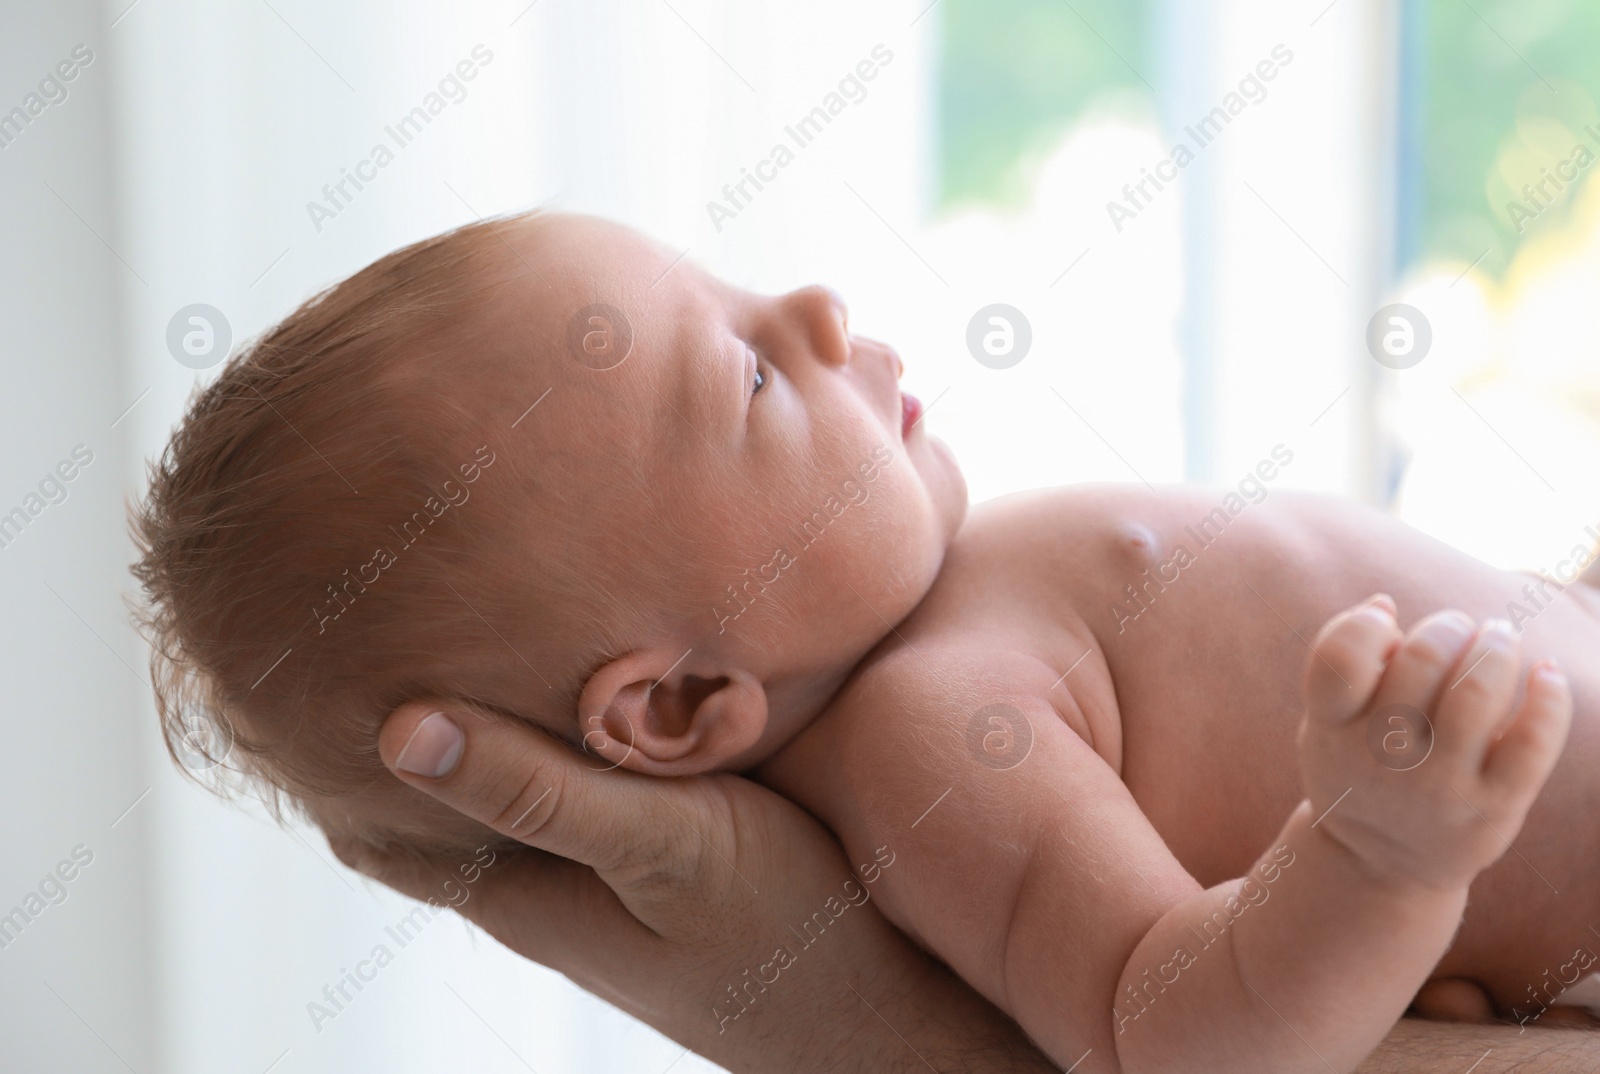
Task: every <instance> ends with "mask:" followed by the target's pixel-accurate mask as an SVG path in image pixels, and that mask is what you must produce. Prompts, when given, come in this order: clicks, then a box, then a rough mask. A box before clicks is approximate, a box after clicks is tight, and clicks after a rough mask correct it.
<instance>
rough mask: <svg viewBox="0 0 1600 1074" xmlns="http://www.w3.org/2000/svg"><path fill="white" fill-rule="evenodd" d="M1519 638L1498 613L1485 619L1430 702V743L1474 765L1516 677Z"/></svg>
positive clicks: (1500, 719)
mask: <svg viewBox="0 0 1600 1074" xmlns="http://www.w3.org/2000/svg"><path fill="white" fill-rule="evenodd" d="M1521 668H1522V642H1521V640H1520V639H1519V638H1518V637H1517V634H1516V631H1515V629H1514V628H1513V627H1512V626H1511V624H1510V623H1508V622H1506V621H1505V620H1504V619H1491V620H1490V621H1489V622H1487V623H1485V624H1484V625H1483V629H1482V630H1480V631H1479V632H1478V637H1477V640H1476V641H1474V642H1473V643H1472V645H1471V646H1470V647H1469V648H1468V649H1467V651H1466V653H1465V654H1464V655H1463V656H1462V657H1461V659H1460V660H1459V661H1457V663H1456V666H1455V667H1454V668H1453V669H1452V670H1451V671H1450V674H1449V676H1448V677H1447V678H1448V680H1449V681H1448V682H1447V683H1446V684H1445V688H1444V690H1443V691H1442V692H1441V693H1440V694H1439V700H1438V702H1437V703H1436V704H1435V705H1434V707H1433V714H1432V715H1433V735H1434V743H1435V747H1434V748H1435V749H1436V750H1437V751H1438V752H1439V753H1440V754H1441V756H1443V757H1445V758H1453V759H1457V760H1459V761H1460V763H1461V764H1462V765H1463V766H1465V767H1466V768H1468V770H1470V771H1474V772H1476V771H1479V770H1481V768H1482V766H1483V757H1484V753H1485V751H1486V750H1487V749H1488V747H1489V740H1490V737H1491V736H1492V735H1493V734H1494V732H1495V731H1496V730H1497V729H1498V728H1499V727H1500V726H1501V725H1502V724H1504V723H1505V721H1506V717H1507V715H1508V714H1509V713H1510V711H1511V702H1512V699H1513V698H1514V697H1515V695H1516V692H1517V680H1518V679H1519V678H1520V677H1521V674H1520V673H1521Z"/></svg>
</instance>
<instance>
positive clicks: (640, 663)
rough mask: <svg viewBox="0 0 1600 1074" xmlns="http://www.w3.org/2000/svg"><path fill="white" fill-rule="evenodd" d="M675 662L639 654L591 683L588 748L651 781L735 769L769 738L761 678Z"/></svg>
mask: <svg viewBox="0 0 1600 1074" xmlns="http://www.w3.org/2000/svg"><path fill="white" fill-rule="evenodd" d="M673 660H674V658H673V657H672V656H668V655H664V654H661V653H653V652H646V651H636V652H632V653H629V654H627V655H626V656H621V657H618V658H617V659H615V660H613V661H611V662H610V663H608V664H606V665H605V666H604V667H602V668H600V670H598V671H596V672H595V673H594V674H593V675H591V676H590V677H589V681H588V682H587V683H585V684H584V688H583V692H582V693H581V694H580V695H579V696H578V731H579V733H580V734H582V735H583V745H584V748H585V749H586V750H588V751H589V752H590V753H595V754H599V755H600V756H601V757H604V758H605V759H606V761H607V762H608V763H610V764H611V765H620V766H621V767H624V768H630V769H632V770H633V771H635V772H642V773H644V774H646V775H651V776H693V775H699V774H701V773H704V772H712V771H716V770H718V769H722V768H726V767H728V765H729V762H731V761H732V760H733V759H734V758H735V757H738V756H739V755H740V754H742V753H744V752H746V751H747V750H749V749H750V748H751V747H752V746H754V745H755V744H756V743H757V742H758V741H759V740H760V739H761V736H762V734H763V733H764V732H765V731H766V729H767V694H766V690H765V689H764V688H763V687H762V685H761V683H760V682H759V681H758V680H757V679H756V678H755V677H754V676H753V675H751V674H749V673H748V672H745V671H742V670H738V669H709V668H701V669H698V670H699V671H700V672H701V673H700V674H695V673H691V672H688V671H685V670H684V669H683V667H681V666H679V665H675V664H673V663H672V661H673ZM680 664H681V659H680ZM714 671H716V672H720V673H717V674H713V672H714Z"/></svg>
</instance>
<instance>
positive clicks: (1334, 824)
mask: <svg viewBox="0 0 1600 1074" xmlns="http://www.w3.org/2000/svg"><path fill="white" fill-rule="evenodd" d="M1394 610H1395V608H1394V603H1393V601H1391V600H1390V599H1389V598H1387V597H1376V598H1373V600H1371V601H1369V602H1368V603H1366V604H1364V605H1361V606H1360V607H1357V608H1353V609H1351V610H1350V611H1347V612H1345V613H1343V614H1341V615H1338V616H1336V617H1334V619H1332V620H1331V621H1330V622H1329V623H1328V624H1327V626H1325V627H1324V628H1323V629H1322V631H1321V633H1319V634H1318V635H1317V639H1316V641H1315V643H1314V644H1313V646H1312V657H1311V660H1310V662H1309V665H1308V668H1307V672H1306V719H1305V722H1304V723H1303V724H1302V726H1301V736H1300V763H1301V769H1302V772H1303V774H1304V777H1305V781H1306V792H1307V795H1308V797H1309V798H1310V799H1311V804H1312V809H1313V813H1314V815H1316V816H1318V817H1319V818H1321V819H1320V820H1319V821H1318V824H1319V826H1321V827H1323V828H1324V829H1325V830H1326V832H1327V834H1328V835H1330V836H1331V837H1332V838H1334V839H1335V840H1337V841H1338V842H1340V843H1341V844H1343V845H1344V846H1345V847H1346V848H1347V849H1348V850H1350V851H1351V852H1352V853H1354V854H1355V855H1356V856H1357V857H1358V858H1360V859H1361V861H1362V862H1363V863H1364V864H1365V865H1366V866H1367V868H1368V869H1369V870H1370V871H1371V872H1373V873H1374V874H1375V875H1376V876H1379V877H1382V878H1384V879H1387V880H1390V881H1394V882H1399V883H1421V884H1426V885H1428V886H1431V887H1454V886H1465V885H1466V884H1467V883H1469V882H1470V881H1471V880H1472V878H1473V877H1474V876H1476V875H1477V874H1478V873H1479V872H1480V871H1482V870H1483V869H1485V868H1487V867H1488V866H1489V865H1490V864H1491V863H1493V862H1494V861H1495V860H1496V859H1498V858H1499V857H1500V856H1501V855H1502V854H1503V853H1504V852H1505V851H1506V849H1507V847H1508V846H1509V845H1510V842H1509V841H1510V840H1511V839H1513V838H1515V837H1516V834H1517V832H1518V830H1520V828H1521V826H1522V822H1523V819H1524V818H1525V817H1526V815H1527V812H1528V809H1529V807H1530V806H1531V805H1532V804H1533V800H1534V798H1535V797H1536V796H1537V795H1538V793H1539V790H1540V788H1541V787H1543V786H1544V782H1545V780H1546V779H1547V778H1548V777H1549V775H1550V772H1551V770H1552V769H1553V768H1554V767H1555V763H1556V760H1557V758H1558V757H1559V756H1560V754H1561V748H1562V745H1563V744H1564V743H1565V741H1566V734H1567V727H1568V725H1569V723H1570V721H1571V717H1572V698H1571V695H1570V693H1569V692H1568V689H1567V683H1566V679H1565V677H1564V676H1562V675H1561V674H1560V673H1559V672H1557V671H1556V670H1555V668H1554V665H1553V664H1548V663H1545V664H1540V665H1538V666H1536V667H1535V668H1534V669H1533V671H1532V672H1531V674H1530V675H1529V676H1528V678H1527V688H1526V691H1525V692H1524V694H1523V697H1522V701H1521V704H1520V706H1519V705H1516V695H1517V693H1518V687H1519V685H1520V684H1521V680H1522V673H1521V668H1522V661H1521V644H1520V641H1519V639H1518V638H1517V635H1516V632H1515V631H1514V629H1513V628H1512V626H1511V624H1509V623H1506V622H1504V621H1503V620H1491V621H1490V622H1489V623H1486V624H1484V626H1483V628H1482V629H1478V628H1477V627H1476V626H1475V624H1474V623H1473V621H1472V620H1471V619H1470V618H1469V617H1468V616H1466V615H1465V614H1463V613H1461V612H1441V613H1439V614H1437V615H1433V616H1430V617H1429V618H1427V619H1425V620H1423V621H1422V622H1421V623H1419V624H1417V626H1416V627H1415V628H1414V629H1413V630H1412V631H1411V633H1410V634H1409V635H1405V634H1402V633H1401V631H1400V628H1399V626H1398V625H1397V624H1396V622H1395V620H1394Z"/></svg>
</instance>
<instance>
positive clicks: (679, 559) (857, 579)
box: [480, 217, 966, 734]
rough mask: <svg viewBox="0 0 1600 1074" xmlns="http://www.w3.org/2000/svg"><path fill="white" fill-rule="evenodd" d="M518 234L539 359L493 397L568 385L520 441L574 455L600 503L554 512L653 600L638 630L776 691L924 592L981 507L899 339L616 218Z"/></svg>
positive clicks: (538, 452) (531, 346) (496, 322)
mask: <svg viewBox="0 0 1600 1074" xmlns="http://www.w3.org/2000/svg"><path fill="white" fill-rule="evenodd" d="M504 232H505V237H506V239H507V241H508V242H509V244H510V245H511V246H512V247H513V249H514V250H515V251H516V252H517V253H518V255H519V257H520V259H522V261H523V262H524V263H525V264H526V265H527V266H528V267H529V268H530V269H531V270H532V271H530V272H528V273H526V274H525V275H523V276H521V277H520V278H518V279H516V280H514V281H513V282H511V283H509V284H507V285H506V286H505V287H504V288H503V289H502V290H501V292H500V293H499V295H498V297H497V298H496V299H495V300H494V303H493V307H492V310H491V313H490V318H491V320H492V322H493V323H492V325H491V328H492V330H493V332H494V334H495V339H496V340H497V346H498V345H499V342H500V341H503V344H504V346H505V347H506V357H507V359H508V360H509V361H510V362H512V363H514V365H513V368H516V366H515V363H518V362H522V363H525V364H526V366H525V367H526V368H527V370H528V373H527V376H526V377H523V376H521V375H517V376H516V377H515V386H513V384H511V383H505V382H500V381H497V383H496V385H495V386H491V387H487V388H484V389H480V390H481V391H483V392H484V395H485V398H483V399H482V400H481V402H482V407H483V409H484V410H485V411H488V412H492V413H494V414H495V415H496V416H495V418H494V421H496V422H498V421H499V419H500V418H501V417H504V418H505V419H506V420H505V425H506V426H509V425H510V422H511V421H512V420H515V419H517V418H518V417H519V416H520V413H521V412H522V411H523V410H524V408H526V407H527V406H528V405H529V404H530V403H532V402H533V400H534V398H537V397H539V396H540V394H541V393H542V392H544V391H545V390H546V389H549V394H548V396H545V397H543V399H542V401H541V402H540V404H539V405H538V407H537V408H535V409H534V410H532V411H531V412H529V413H527V415H526V416H525V417H522V418H521V421H520V422H519V423H518V426H517V428H516V429H515V430H514V431H513V432H509V433H508V434H507V435H508V439H507V443H508V444H510V445H511V449H512V450H513V451H516V452H522V451H523V450H524V445H520V444H516V443H515V441H514V440H512V439H510V438H511V437H522V438H526V441H525V442H526V445H527V447H526V450H527V451H528V454H527V455H526V456H525V459H526V464H527V465H528V466H530V467H534V468H538V467H540V466H541V459H545V460H549V459H554V460H557V461H558V462H559V465H557V466H553V467H551V470H552V472H551V473H549V474H547V475H546V476H547V479H550V480H556V481H559V482H562V483H564V495H562V496H561V497H559V499H561V500H562V501H564V502H566V503H568V504H575V505H581V507H579V508H575V509H572V510H571V511H569V513H568V514H567V515H565V516H556V517H552V516H550V515H549V514H544V515H542V520H543V523H544V525H545V527H546V528H547V529H549V528H559V529H560V530H561V531H562V537H561V538H560V539H561V540H562V541H563V542H564V543H566V544H567V546H568V547H569V548H570V547H571V542H572V541H573V540H582V541H583V542H584V543H585V545H586V547H587V549H588V550H590V551H593V552H594V553H596V554H597V555H598V557H599V559H600V561H602V562H604V563H606V564H607V565H608V566H609V567H610V571H609V572H608V573H609V574H610V580H609V582H608V585H609V586H610V587H625V588H626V590H627V592H626V593H625V594H622V595H624V596H626V599H628V600H629V601H630V602H631V603H632V604H633V605H634V606H635V607H637V608H638V609H640V610H641V611H642V612H646V613H648V615H649V617H650V622H651V623H652V627H651V629H650V631H649V633H650V634H651V635H652V636H650V637H640V638H637V639H635V643H636V644H638V645H641V646H643V645H647V644H648V645H659V646H661V647H662V649H663V651H668V650H669V649H670V650H672V652H671V655H672V657H673V658H674V659H675V658H677V657H679V656H680V655H683V654H684V653H685V651H686V650H687V651H689V653H688V655H686V656H684V657H683V659H684V664H683V668H684V669H686V670H689V671H690V672H692V673H694V674H702V673H705V674H708V675H710V674H714V673H716V672H717V670H718V669H717V667H716V666H715V665H716V663H717V661H719V660H720V661H724V662H730V661H731V662H735V663H737V664H738V665H739V667H741V668H742V669H744V670H748V671H749V672H750V673H752V674H754V675H756V676H757V677H758V678H760V680H761V681H762V682H763V683H765V684H766V685H767V688H768V690H769V692H770V693H773V694H774V695H779V696H777V697H775V700H779V699H781V694H782V691H783V689H784V688H785V685H786V684H789V683H793V682H797V681H798V679H799V678H800V677H811V678H815V676H817V675H818V674H819V673H820V672H823V671H826V670H828V669H832V668H836V669H837V670H838V671H839V672H840V673H841V674H842V673H843V672H845V671H847V670H848V669H849V668H850V667H852V666H853V665H854V664H855V663H856V662H857V661H858V660H859V659H860V658H861V657H862V656H864V655H865V653H866V652H867V650H869V649H870V648H871V647H872V646H873V645H874V644H876V643H877V641H879V640H881V639H882V638H883V637H885V636H886V635H887V634H888V633H889V631H890V628H891V627H892V626H893V625H894V624H896V623H897V622H899V620H901V619H902V618H904V616H905V615H906V614H907V613H909V612H910V610H911V609H912V608H914V607H915V606H916V604H917V602H918V601H920V600H921V598H922V597H923V595H924V594H925V593H926V592H927V590H928V588H929V587H930V586H931V584H932V582H933V579H934V576H935V575H936V574H937V573H938V569H939V565H940V563H941V561H942V558H943V555H944V552H945V549H946V547H947V545H948V543H949V541H950V539H951V537H952V536H953V535H954V533H955V531H956V529H957V527H958V526H959V525H960V522H961V520H962V518H963V516H964V514H965V511H966V485H965V482H964V481H963V479H962V477H961V473H960V470H959V469H958V467H957V466H956V464H955V460H954V458H953V457H952V455H951V454H950V451H949V449H948V448H947V447H945V445H943V444H942V443H941V442H939V441H938V440H936V439H934V438H932V437H930V436H929V435H928V434H927V433H926V431H925V429H924V426H923V424H922V423H921V422H920V421H919V420H918V419H919V417H920V409H921V408H920V405H919V404H918V403H916V401H915V400H911V399H909V398H908V397H904V396H902V394H901V392H900V390H899V388H898V385H897V381H898V379H899V376H900V373H901V371H902V365H901V362H900V359H899V357H898V356H897V355H896V353H895V352H894V350H893V349H892V348H890V347H888V346H887V345H885V344H882V343H877V342H874V341H871V340H867V339H864V338H861V337H857V336H852V335H850V334H849V333H848V331H847V328H846V312H845V309H844V306H843V303H842V302H841V300H840V299H839V297H838V296H837V295H835V294H834V293H833V292H831V291H829V290H827V289H824V288H820V287H808V288H805V289H802V290H799V291H794V292H791V293H789V294H786V295H782V296H777V297H770V296H765V295H758V294H753V293H751V292H749V291H745V290H742V289H740V288H738V287H734V286H731V285H729V284H727V283H724V282H722V281H720V280H717V279H715V278H713V277H711V276H709V275H707V274H706V273H704V272H703V271H701V270H699V269H698V268H696V267H695V266H694V265H692V264H691V263H689V262H688V261H687V260H679V258H678V254H677V252H676V251H673V250H669V249H665V248H663V247H661V246H659V245H657V244H655V243H653V242H651V241H649V240H647V239H645V238H643V237H641V236H640V235H638V234H637V233H635V232H632V231H630V230H628V229H626V228H623V227H621V226H619V225H616V224H612V223H609V222H606V221H600V220H594V219H589V218H581V217H580V218H571V217H568V218H560V219H557V220H555V221H554V222H551V221H548V220H546V221H545V222H543V224H542V225H539V226H536V227H529V225H527V224H514V225H508V226H507V227H505V228H504ZM512 267H513V269H516V268H518V266H517V265H516V264H515V263H513V265H512ZM600 305H603V306H605V307H608V308H596V307H598V306H600ZM619 474H632V475H636V476H634V477H631V478H628V479H622V478H619V476H618V475H619ZM542 551H543V552H544V553H545V554H546V555H552V554H557V553H556V552H555V550H554V549H553V548H551V547H550V546H545V547H544V548H543V549H542ZM699 669H703V671H702V670H699ZM792 731H793V728H789V729H783V728H775V729H774V732H773V733H774V734H784V733H792Z"/></svg>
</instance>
